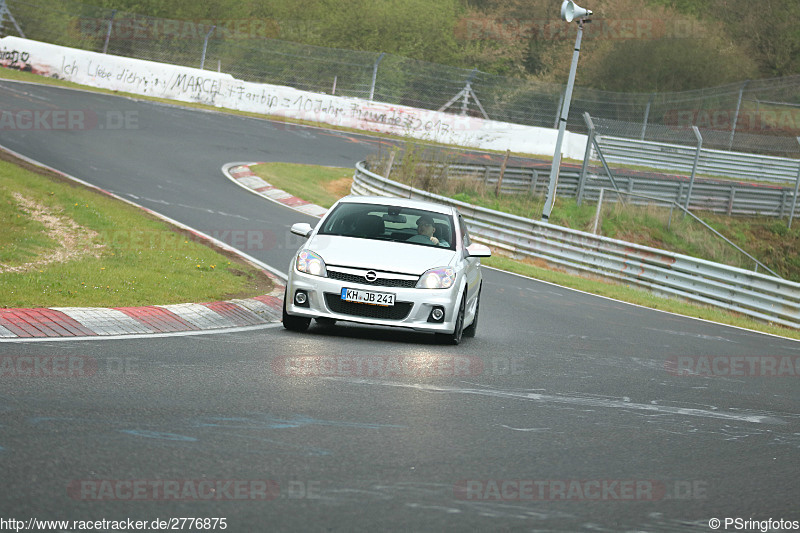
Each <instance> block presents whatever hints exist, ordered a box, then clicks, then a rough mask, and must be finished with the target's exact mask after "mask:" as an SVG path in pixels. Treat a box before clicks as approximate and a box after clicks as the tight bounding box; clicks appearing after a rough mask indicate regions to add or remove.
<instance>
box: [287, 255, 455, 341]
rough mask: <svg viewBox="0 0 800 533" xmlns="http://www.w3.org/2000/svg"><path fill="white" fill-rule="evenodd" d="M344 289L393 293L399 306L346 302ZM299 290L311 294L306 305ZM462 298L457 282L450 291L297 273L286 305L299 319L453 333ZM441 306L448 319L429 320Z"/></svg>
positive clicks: (294, 274)
mask: <svg viewBox="0 0 800 533" xmlns="http://www.w3.org/2000/svg"><path fill="white" fill-rule="evenodd" d="M343 287H347V288H348V289H360V290H366V291H373V292H384V293H393V294H394V295H395V305H394V306H391V307H384V306H377V305H369V304H360V303H349V302H344V301H343V300H341V297H340V295H341V292H342V288H343ZM297 291H305V293H306V294H307V296H308V300H307V304H306V305H298V304H296V303H295V301H294V296H295V294H296V293H297ZM458 296H459V288H458V284H457V283H456V284H454V285H453V286H452V287H450V288H449V289H415V288H400V287H382V286H376V285H370V284H363V283H352V282H343V281H340V280H334V279H330V278H324V277H320V276H311V275H308V274H304V273H302V272H297V271H296V270H295V271H293V272H291V274H290V275H289V280H288V282H287V284H286V302H284V305H285V306H286V311H287V313H289V314H290V315H295V316H304V317H309V318H328V319H335V320H343V321H348V322H355V323H359V324H371V325H377V326H394V327H403V328H411V329H414V330H417V331H428V332H434V333H452V332H453V330H454V329H455V322H456V316H455V315H456V310H457V307H456V306H457V304H458ZM437 306H438V307H441V308H442V309H443V310H444V319H443V320H442V321H440V322H431V321H429V318H430V316H431V312H432V311H433V309H434V308H435V307H437Z"/></svg>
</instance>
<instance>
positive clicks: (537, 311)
mask: <svg viewBox="0 0 800 533" xmlns="http://www.w3.org/2000/svg"><path fill="white" fill-rule="evenodd" d="M0 109H2V110H82V111H83V112H86V113H87V115H85V116H89V115H88V112H89V111H90V112H91V113H94V115H93V116H96V117H98V118H97V121H96V123H92V124H90V125H89V126H87V127H85V128H84V129H76V128H73V129H70V128H61V129H55V130H51V129H47V128H44V127H42V128H39V129H35V128H34V129H19V128H17V129H13V128H12V129H3V130H0V145H3V146H5V147H7V148H9V149H11V150H14V151H16V152H19V153H21V154H23V155H25V156H27V157H30V158H32V159H35V160H37V161H40V162H42V163H44V164H47V165H50V166H52V167H55V168H57V169H59V170H61V171H63V172H66V173H68V174H71V175H73V176H76V177H78V178H81V179H83V180H85V181H88V182H90V183H92V184H95V185H97V186H99V187H102V188H104V189H106V190H109V191H111V192H114V193H116V194H119V195H121V196H123V197H125V198H130V199H132V200H134V201H136V202H138V203H139V204H141V205H143V206H145V207H148V208H150V209H153V210H155V211H158V212H160V213H162V214H164V215H166V216H168V217H171V218H174V219H176V220H178V221H180V222H183V223H185V224H188V225H190V226H192V227H194V228H196V229H198V230H201V231H204V232H206V233H209V234H211V235H212V236H217V237H218V238H222V239H223V240H224V238H225V235H231V234H233V233H232V232H246V233H247V232H255V233H257V232H262V233H263V234H264V235H268V238H266V239H262V240H259V241H258V242H257V243H253V242H251V243H247V242H246V241H245V244H244V245H243V246H242V248H243V251H245V252H246V253H248V254H250V255H252V256H254V257H256V258H257V259H260V260H262V261H264V262H266V263H267V264H269V265H271V266H273V267H275V268H276V269H278V270H280V271H284V272H285V271H286V269H287V267H288V262H289V258H290V256H291V254H292V253H293V252H294V250H295V249H296V248H297V246H298V245H299V242H300V241H299V240H298V239H296V238H294V237H290V236H289V232H288V228H289V227H290V226H291V224H292V223H294V222H304V221H307V222H313V219H311V218H310V217H307V216H305V215H301V214H299V213H296V212H294V211H292V210H290V209H288V208H285V207H282V206H278V205H275V204H273V203H271V202H268V201H265V200H264V199H262V198H259V197H257V196H256V195H253V194H250V193H248V192H247V191H245V190H243V189H241V188H240V187H237V186H236V185H235V184H233V183H231V182H230V181H229V180H227V179H225V178H224V177H223V175H222V173H221V172H220V168H221V167H222V166H223V165H224V164H226V163H229V162H236V161H241V162H251V161H285V162H299V163H311V164H318V165H329V166H341V167H352V166H353V165H354V163H355V162H356V161H357V160H360V159H363V158H365V157H367V156H368V155H370V154H373V153H376V152H377V151H378V150H379V149H381V148H380V147H381V145H382V143H385V142H386V141H381V140H379V139H376V138H372V137H368V136H360V135H354V134H349V133H340V132H331V131H326V130H322V129H317V128H306V127H299V126H294V125H287V124H283V123H278V122H270V121H265V120H256V119H249V118H241V117H236V116H230V115H224V114H219V113H211V112H202V111H194V110H188V109H183V108H180V107H172V106H167V105H159V104H153V103H147V102H140V101H135V100H131V99H125V98H120V97H114V96H105V95H98V94H92V93H86V92H81V91H74V90H65V89H58V88H51V87H45V86H36V85H29V84H21V83H13V82H6V81H0ZM126 121H127V122H126ZM87 124H88V122H87ZM120 124H121V125H120ZM263 243H268V245H264V244H263ZM234 244H236V243H235V242H234ZM480 320H481V321H480V326H479V328H478V336H477V337H476V338H474V339H465V341H464V342H463V343H462V344H461V345H460V346H457V347H452V346H443V345H439V344H437V343H435V342H434V340H433V338H431V337H429V336H426V335H420V334H415V333H411V332H406V331H396V330H385V329H379V328H365V327H357V326H348V325H337V326H335V327H333V328H324V327H321V326H312V328H311V329H310V330H309V332H308V333H306V334H293V333H290V332H287V331H285V330H284V329H283V328H282V327H280V325H278V324H275V325H274V327H273V326H268V327H264V328H261V329H257V330H252V331H239V332H229V333H222V334H205V335H188V336H162V337H148V338H141V339H124V340H122V339H104V340H91V341H87V340H78V341H61V342H56V341H45V342H2V343H0V357H2V358H3V359H4V360H11V359H13V358H19V357H25V356H29V357H33V358H34V360H35V359H36V358H50V360H52V358H54V357H55V358H60V359H63V360H65V361H67V364H72V365H85V366H86V367H91V369H92V371H91V372H84V373H83V374H82V375H80V376H79V377H56V376H49V377H47V376H35V377H19V376H16V377H3V378H0V470H1V471H2V472H3V475H2V480H3V485H2V489H0V509H2V513H0V514H2V516H0V518H2V519H17V520H24V521H28V520H29V519H31V518H36V519H40V520H70V521H72V520H76V521H79V520H103V519H105V520H122V519H128V518H130V519H133V520H142V521H145V520H146V521H148V522H152V521H153V520H156V519H161V520H168V519H174V518H211V519H213V518H225V524H226V526H227V530H228V531H235V532H239V531H381V530H402V531H492V530H503V531H507V530H515V531H516V530H520V531H522V530H531V531H595V532H596V531H609V532H617V531H686V530H695V531H710V528H709V520H710V519H713V518H718V519H720V520H723V521H724V519H725V518H729V519H736V518H739V519H742V520H761V521H763V520H768V519H772V520H775V521H777V520H780V519H783V520H800V507H798V504H797V491H798V488H800V485H798V466H797V465H798V464H800V394H799V393H798V391H799V387H798V385H799V384H800V380H798V374H800V343H798V342H795V341H790V340H786V339H782V338H778V337H771V336H767V335H762V334H758V333H753V332H749V331H744V330H739V329H734V328H730V327H726V326H721V325H716V324H711V323H707V322H702V321H697V320H692V319H688V318H683V317H679V316H674V315H669V314H665V313H661V312H657V311H652V310H648V309H643V308H639V307H635V306H631V305H627V304H624V303H619V302H615V301H610V300H607V299H603V298H599V297H596V296H591V295H587V294H583V293H579V292H575V291H571V290H568V289H564V288H561V287H557V286H553V285H549V284H545V283H541V282H538V281H535V280H530V279H526V278H521V277H518V276H513V275H510V274H506V273H502V272H498V271H493V270H485V282H484V289H483V298H482V308H481V319H480ZM303 357H305V358H306V359H303V360H302V361H304V362H306V363H308V364H309V366H305V367H302V368H304V369H305V370H304V372H297V371H296V368H298V367H297V366H293V365H296V364H297V363H298V361H301V359H299V358H303ZM323 363H324V364H323ZM293 369H295V370H293ZM708 369H711V371H708ZM682 370H687V372H683V371H682ZM691 372H694V373H691ZM301 374H302V375H301ZM712 374H713V375H712ZM763 374H766V375H763ZM776 374H777V375H776ZM209 524H213V522H211V521H206V522H200V523H194V528H193V529H192V528H189V527H188V526H187V524H186V522H185V521H184V523H183V528H184V529H191V530H201V529H206V530H207V529H211V528H210V527H206V526H207V525H209ZM220 524H221V523H220V522H217V523H216V525H217V529H220ZM2 525H3V523H0V526H2ZM79 525H80V524H77V525H68V526H63V527H61V529H62V530H66V531H73V530H74V531H77V530H78V529H79V527H77V526H79ZM0 529H2V528H0ZM109 529H110V528H109ZM720 530H721V531H724V530H726V529H725V528H724V522H723V526H722V527H721V528H720ZM733 530H734V525H729V526H728V529H727V531H733ZM738 530H740V531H741V530H745V529H741V528H740V529H738Z"/></svg>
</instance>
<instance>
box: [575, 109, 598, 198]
mask: <svg viewBox="0 0 800 533" xmlns="http://www.w3.org/2000/svg"><path fill="white" fill-rule="evenodd" d="M583 121H584V122H586V128H587V129H588V130H589V136H588V138H587V139H586V151H585V152H584V153H583V165H581V176H580V178H579V179H578V199H577V202H578V206H580V205H581V202H582V201H583V188H584V187H585V186H586V169H587V168H588V166H589V158H590V157H591V155H592V142H593V141H594V122H592V117H591V116H590V115H589V112H588V111H584V113H583Z"/></svg>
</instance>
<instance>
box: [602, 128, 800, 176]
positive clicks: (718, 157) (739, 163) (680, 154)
mask: <svg viewBox="0 0 800 533" xmlns="http://www.w3.org/2000/svg"><path fill="white" fill-rule="evenodd" d="M597 142H598V144H599V145H600V150H601V151H602V152H603V155H604V156H605V157H606V159H607V160H608V162H609V163H616V164H622V165H639V166H647V167H652V168H656V169H659V170H675V171H679V172H691V170H692V164H693V163H694V159H695V155H696V154H697V148H696V147H694V146H685V145H680V144H667V143H658V142H652V141H642V140H638V139H626V138H623V137H612V136H608V135H598V136H597ZM596 156H597V154H596V151H593V153H592V159H596ZM697 172H698V173H699V174H707V175H710V176H727V177H731V178H737V179H743V180H748V181H754V180H755V181H769V182H776V183H781V182H786V183H794V182H795V181H796V180H797V179H798V178H800V160H798V159H789V158H783V157H773V156H767V155H757V154H747V153H741V152H725V151H722V150H710V149H707V148H701V149H700V159H699V162H698V166H697Z"/></svg>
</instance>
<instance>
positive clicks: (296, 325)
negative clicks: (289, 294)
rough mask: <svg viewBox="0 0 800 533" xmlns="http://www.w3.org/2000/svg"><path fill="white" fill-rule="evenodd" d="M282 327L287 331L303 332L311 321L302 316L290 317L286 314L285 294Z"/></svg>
mask: <svg viewBox="0 0 800 533" xmlns="http://www.w3.org/2000/svg"><path fill="white" fill-rule="evenodd" d="M282 322H283V327H284V328H286V329H288V330H289V331H305V330H307V329H308V326H309V324H311V319H310V318H307V317H304V316H292V315H290V314H288V313H287V312H286V293H285V292H284V294H283V319H282Z"/></svg>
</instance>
